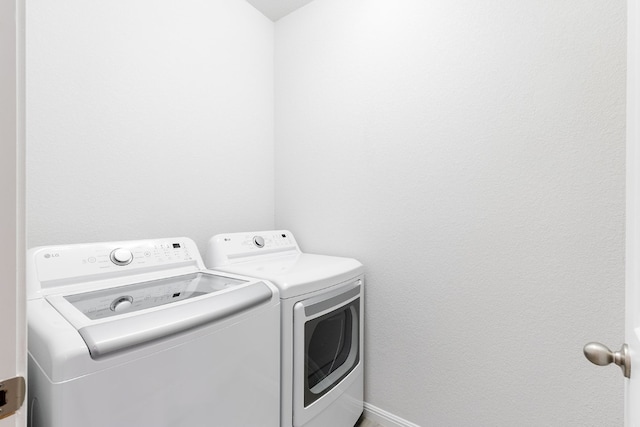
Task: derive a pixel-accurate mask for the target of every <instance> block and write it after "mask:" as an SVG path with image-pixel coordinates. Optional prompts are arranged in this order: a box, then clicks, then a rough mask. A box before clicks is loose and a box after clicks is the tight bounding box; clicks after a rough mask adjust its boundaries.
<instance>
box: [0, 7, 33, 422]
mask: <svg viewBox="0 0 640 427" xmlns="http://www.w3.org/2000/svg"><path fill="white" fill-rule="evenodd" d="M23 6H24V0H9V1H0V242H2V245H0V325H1V326H2V329H1V331H0V427H23V426H26V412H27V411H26V409H25V406H22V409H17V408H20V404H21V401H24V400H23V396H24V382H23V378H24V376H25V374H26V360H27V343H26V323H25V318H26V316H25V314H26V308H25V295H24V292H25V286H24V259H25V244H24V179H23V175H24V143H23V141H24V132H23V129H24V114H23V113H22V111H23V110H22V108H23V100H24V79H23V78H22V75H23V70H24V67H23V58H24V48H23V46H24V44H23V40H24V37H23V33H22V31H23V29H24V25H23V24H22V22H23V17H24V13H23V11H24V9H23ZM14 409H17V412H14Z"/></svg>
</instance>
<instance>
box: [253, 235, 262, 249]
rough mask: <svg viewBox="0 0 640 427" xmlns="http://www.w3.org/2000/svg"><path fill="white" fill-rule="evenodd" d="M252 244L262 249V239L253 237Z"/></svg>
mask: <svg viewBox="0 0 640 427" xmlns="http://www.w3.org/2000/svg"><path fill="white" fill-rule="evenodd" d="M253 244H254V245H256V246H257V247H259V248H264V238H262V237H261V236H255V237H254V238H253Z"/></svg>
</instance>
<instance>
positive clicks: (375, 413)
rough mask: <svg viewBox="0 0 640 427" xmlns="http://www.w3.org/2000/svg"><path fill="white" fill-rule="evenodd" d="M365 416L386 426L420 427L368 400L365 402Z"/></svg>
mask: <svg viewBox="0 0 640 427" xmlns="http://www.w3.org/2000/svg"><path fill="white" fill-rule="evenodd" d="M364 417H365V418H366V419H368V420H371V421H375V422H376V423H378V424H380V425H382V426H384V427H420V426H419V425H418V424H414V423H412V422H409V421H407V420H404V419H402V418H400V417H398V416H396V415H393V414H390V413H389V412H387V411H383V410H382V409H380V408H377V407H375V406H373V405H371V404H369V403H367V402H364Z"/></svg>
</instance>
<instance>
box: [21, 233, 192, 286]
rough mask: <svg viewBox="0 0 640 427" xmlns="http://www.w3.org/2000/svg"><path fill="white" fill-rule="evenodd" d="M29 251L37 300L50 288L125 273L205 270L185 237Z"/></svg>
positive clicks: (29, 272)
mask: <svg viewBox="0 0 640 427" xmlns="http://www.w3.org/2000/svg"><path fill="white" fill-rule="evenodd" d="M29 252H30V253H29V256H30V257H33V260H34V267H35V268H33V269H31V270H29V271H27V275H33V277H29V278H28V280H27V282H28V283H37V282H39V284H40V289H29V290H28V295H27V297H28V298H33V297H36V296H37V295H34V292H35V293H36V294H37V293H39V291H40V290H41V289H45V288H48V287H56V286H59V285H62V284H64V283H73V282H79V281H83V280H86V281H92V280H101V279H103V278H109V277H112V276H117V275H119V274H122V273H124V274H127V275H131V274H136V273H137V272H145V271H153V270H154V269H167V268H176V267H180V266H187V265H193V266H197V267H199V268H204V264H203V262H202V260H201V258H200V254H199V252H198V248H197V247H196V245H195V243H194V242H193V241H192V240H191V239H188V238H186V237H179V238H169V239H161V240H132V241H124V242H108V243H96V244H77V245H65V246H47V247H40V248H34V249H31V250H30V251H29ZM33 278H35V279H36V280H31V279H33ZM63 282H64V283H63Z"/></svg>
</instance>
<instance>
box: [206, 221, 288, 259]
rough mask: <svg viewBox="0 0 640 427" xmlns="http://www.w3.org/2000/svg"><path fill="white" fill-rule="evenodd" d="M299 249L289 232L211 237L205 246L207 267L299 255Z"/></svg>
mask: <svg viewBox="0 0 640 427" xmlns="http://www.w3.org/2000/svg"><path fill="white" fill-rule="evenodd" d="M299 253H301V251H300V248H299V247H298V243H297V242H296V239H295V238H294V237H293V234H291V232H290V231H287V230H274V231H256V232H247V233H229V234H218V235H216V236H213V237H212V238H211V239H210V240H209V243H208V246H207V255H206V258H207V265H208V266H209V267H218V266H223V265H231V264H236V263H238V262H245V261H249V260H251V259H254V258H257V257H262V256H265V255H280V254H299Z"/></svg>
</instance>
